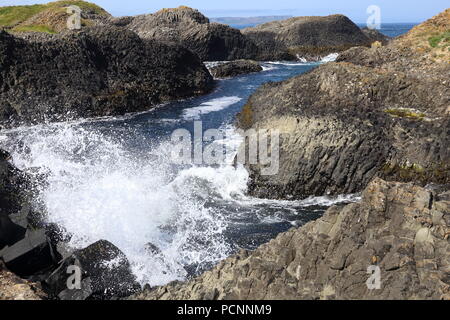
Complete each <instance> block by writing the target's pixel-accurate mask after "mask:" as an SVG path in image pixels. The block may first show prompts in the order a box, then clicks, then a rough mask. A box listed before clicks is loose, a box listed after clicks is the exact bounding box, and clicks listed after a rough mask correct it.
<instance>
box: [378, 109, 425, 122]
mask: <svg viewBox="0 0 450 320" xmlns="http://www.w3.org/2000/svg"><path fill="white" fill-rule="evenodd" d="M384 112H386V113H388V114H390V115H391V116H394V117H398V118H408V119H415V120H423V119H424V118H425V117H426V114H425V113H422V112H419V111H415V110H413V109H405V108H396V109H395V108H393V109H386V110H384Z"/></svg>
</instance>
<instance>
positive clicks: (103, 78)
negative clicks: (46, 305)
mask: <svg viewBox="0 0 450 320" xmlns="http://www.w3.org/2000/svg"><path fill="white" fill-rule="evenodd" d="M63 2H64V3H65V4H66V2H67V1H63ZM63 2H60V4H62V3H63ZM76 2H80V1H76ZM57 7H58V6H57ZM58 8H59V7H58ZM50 9H51V10H50ZM49 10H50V11H49ZM52 10H54V7H52V6H51V7H45V10H44V11H42V12H40V13H39V15H38V16H37V17H30V18H29V19H27V20H25V21H20V22H17V23H15V24H14V25H10V26H8V27H7V28H3V29H5V30H6V31H0V67H1V68H0V111H1V112H0V128H5V127H14V126H18V125H33V124H37V123H45V122H48V121H65V120H72V119H82V118H89V117H100V116H115V115H123V114H126V113H129V112H136V111H145V110H149V109H151V108H152V107H154V106H156V105H157V104H161V103H164V102H167V101H171V100H175V99H183V98H188V97H192V96H196V95H201V94H206V93H208V92H210V91H211V90H212V89H213V88H214V79H213V76H212V75H211V73H212V74H213V75H214V76H215V77H216V78H222V77H234V76H237V75H240V74H246V73H249V72H258V71H260V68H261V66H259V65H258V64H257V63H256V62H253V61H234V62H229V63H226V64H224V65H221V66H218V67H216V69H214V68H213V70H211V73H210V72H209V71H208V69H207V68H206V67H205V65H204V63H203V62H204V61H207V60H237V59H255V60H296V59H299V58H307V59H313V60H314V59H318V57H320V56H323V55H326V54H329V53H332V52H337V51H339V52H341V54H340V56H339V57H338V59H337V61H336V62H334V63H327V64H325V65H321V66H319V67H317V68H315V69H313V70H311V71H309V72H307V73H305V74H302V75H300V76H297V77H294V78H292V79H289V80H286V81H283V82H278V83H267V84H265V85H263V86H262V87H260V88H259V89H258V90H257V91H256V92H255V93H254V94H253V95H252V96H251V97H250V98H249V100H248V102H247V104H246V105H245V107H244V108H243V110H242V111H241V112H240V114H239V115H238V116H237V121H236V125H237V126H238V128H240V129H256V130H258V129H278V130H279V131H280V132H281V138H280V169H279V172H278V174H276V175H273V176H264V175H262V174H261V170H262V167H261V166H259V165H254V164H248V163H244V165H245V167H246V168H247V170H248V171H249V174H250V184H249V186H248V189H249V195H251V196H255V197H261V198H267V199H289V200H292V199H304V198H306V197H309V196H322V195H338V194H344V193H362V200H361V201H360V202H358V203H351V204H347V205H338V206H333V207H331V208H329V209H328V210H327V212H326V213H325V215H324V216H323V217H322V218H320V219H318V220H317V221H313V222H310V223H308V224H307V225H305V226H303V227H301V228H293V229H291V230H290V231H288V232H286V233H282V234H280V235H279V236H278V237H277V238H276V239H274V240H272V241H270V242H269V243H267V244H265V245H262V246H261V247H259V248H258V249H257V250H255V251H245V250H241V251H240V252H239V253H237V254H236V255H234V256H232V257H230V258H228V259H226V260H224V261H222V262H220V263H219V264H218V265H217V266H216V267H214V268H213V269H211V270H210V271H207V272H205V273H204V274H202V275H200V276H198V277H196V278H194V279H191V280H189V281H187V282H174V283H170V284H168V285H165V286H162V287H156V288H149V287H146V288H144V289H142V288H141V286H140V285H139V284H138V283H137V281H136V277H135V276H134V275H133V273H132V271H131V266H130V263H129V261H128V260H127V258H126V256H125V254H124V253H123V252H121V251H120V249H118V248H117V247H116V246H114V245H113V244H112V243H110V242H108V241H105V240H101V241H98V242H96V243H94V244H92V245H90V246H89V247H87V248H83V249H79V250H75V249H73V248H71V247H70V246H69V241H70V237H71V235H70V234H67V233H66V232H65V231H64V230H61V228H60V227H59V226H57V225H54V224H51V223H48V222H47V221H46V219H45V210H43V209H42V208H40V207H39V206H38V205H36V203H35V202H34V201H33V200H34V199H36V198H37V193H38V192H39V189H40V188H41V187H42V186H43V185H45V183H46V181H45V177H32V176H31V175H29V174H28V173H27V172H26V171H21V170H19V169H17V168H16V167H14V165H13V164H12V159H11V156H10V155H9V153H8V152H7V151H4V150H0V197H1V201H0V300H2V299H5V300H21V299H26V300H28V299H29V300H40V299H60V300H88V299H91V300H105V299H132V300H178V299H185V300H197V299H199V300H228V299H239V300H241V299H242V300H256V299H261V300H268V299H274V300H280V299H292V300H318V299H322V300H345V299H355V300H367V299H379V300H386V299H388V300H393V299H401V300H406V299H411V300H416V299H428V300H450V277H449V274H450V255H449V252H450V134H449V133H450V131H449V128H450V90H449V87H450V82H449V79H448V74H450V64H449V62H450V51H449V50H448V45H446V44H445V43H444V44H441V43H439V42H438V43H437V44H435V42H433V41H430V39H432V37H435V34H436V33H442V32H447V31H446V30H449V29H450V9H448V10H446V11H445V12H443V13H441V14H439V15H438V16H436V17H434V18H432V19H430V20H429V21H427V22H425V23H424V24H422V25H420V26H418V27H416V28H414V29H413V30H411V31H410V32H409V33H408V34H406V35H404V36H402V37H400V38H398V39H394V40H390V39H386V38H385V37H383V36H381V35H380V34H377V33H376V32H372V31H368V30H361V29H359V28H358V27H357V26H356V25H355V24H354V23H353V22H351V21H350V20H349V19H348V18H346V17H345V16H342V15H333V16H328V17H300V18H291V19H288V20H284V21H276V22H271V23H267V24H263V25H261V26H258V27H255V28H249V29H246V30H244V31H243V32H240V31H239V30H237V29H233V28H231V27H228V26H225V25H220V24H216V23H211V22H210V21H209V19H208V18H206V17H205V16H203V15H202V14H201V13H200V12H198V11H197V10H193V9H191V8H187V7H180V8H177V9H165V10H161V11H159V12H157V13H155V14H152V15H144V16H137V17H123V18H112V17H111V16H110V15H109V14H107V13H105V12H103V11H98V8H92V7H90V9H89V10H94V11H92V12H90V11H89V12H88V13H87V15H85V16H84V19H85V23H86V25H85V26H84V28H83V29H82V30H81V31H76V32H72V31H70V32H69V31H62V29H61V30H59V29H58V26H59V25H60V21H61V19H63V18H64V19H65V16H64V14H60V15H59V13H61V11H58V10H59V9H58V10H57V13H58V12H59V13H58V15H57V17H58V19H56V20H55V19H53V18H52V17H53V15H54V11H52ZM33 19H35V20H33ZM33 21H49V22H48V23H51V27H52V29H51V30H53V31H55V32H54V33H52V34H48V33H35V32H34V31H35V30H32V31H33V33H29V31H30V28H31V29H33V28H34V22H33ZM49 25H50V24H49ZM24 32H25V33H24ZM311 33H316V34H318V35H319V37H318V38H317V37H311ZM374 41H377V42H378V44H377V45H374V46H371V44H372V43H373V42H374ZM245 146H246V145H245V143H244V145H243V147H245ZM112 261H113V262H114V263H111V262H112ZM69 267H75V269H74V270H72V271H73V272H77V268H79V270H82V273H81V283H80V287H79V288H76V289H75V290H71V289H69V288H68V287H67V284H68V281H70V279H71V274H70V273H67V270H68V268H69ZM370 268H376V269H377V270H379V271H380V276H381V284H380V286H379V287H378V288H375V289H373V288H370V287H369V286H368V280H369V279H370V277H371V272H370V270H373V269H370Z"/></svg>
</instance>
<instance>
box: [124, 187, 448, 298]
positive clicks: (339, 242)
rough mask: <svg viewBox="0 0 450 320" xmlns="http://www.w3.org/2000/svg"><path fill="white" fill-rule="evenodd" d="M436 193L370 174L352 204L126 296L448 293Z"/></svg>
mask: <svg viewBox="0 0 450 320" xmlns="http://www.w3.org/2000/svg"><path fill="white" fill-rule="evenodd" d="M438 198H439V197H438V195H437V194H435V193H433V192H432V191H430V190H427V189H425V188H422V187H420V186H417V185H414V184H413V183H409V184H404V183H397V182H386V181H383V180H381V179H375V180H374V181H373V182H372V183H371V184H370V185H369V186H368V187H367V188H366V190H365V191H364V193H363V198H362V201H361V202H360V203H354V204H349V205H346V206H335V207H332V208H330V209H329V210H328V211H327V212H326V213H325V215H324V217H323V218H320V219H319V220H317V221H314V222H310V223H309V224H307V225H305V226H304V227H302V228H300V229H292V230H290V231H288V232H287V233H284V234H282V235H280V236H278V237H277V238H276V239H274V240H272V241H271V242H269V243H268V244H266V245H263V246H261V247H260V248H258V249H257V250H256V251H254V252H248V251H242V252H240V253H239V254H237V255H236V256H233V257H231V258H229V259H227V260H225V261H223V262H222V263H220V264H219V265H218V266H217V267H215V268H214V269H213V270H211V271H208V272H206V273H205V274H203V275H202V276H200V277H198V278H196V279H193V280H192V281H189V282H187V283H176V282H175V283H172V284H169V285H167V286H163V287H159V288H155V289H151V290H146V291H144V292H142V293H140V294H138V295H135V296H134V297H133V299H138V300H140V299H143V300H154V299H162V300H166V299H194V300H195V299H200V300H215V299H220V300H227V299H243V300H259V299H275V300H280V299H281V300H283V299H307V300H309V299H355V300H360V299H362V300H364V299H402V300H403V299H436V300H440V299H450V295H449V294H450V282H449V278H448V274H449V272H450V256H449V255H448V252H449V250H450V244H449V240H448V239H449V231H450V230H449V226H450V225H449V223H450V215H449V213H450V202H448V201H438V200H435V199H438ZM369 268H371V269H369ZM377 268H379V271H380V280H381V282H380V287H379V289H373V288H374V287H377V285H376V282H373V281H372V279H371V275H372V271H370V270H376V269H377ZM368 284H369V286H368ZM372 285H374V286H372ZM370 288H372V289H370Z"/></svg>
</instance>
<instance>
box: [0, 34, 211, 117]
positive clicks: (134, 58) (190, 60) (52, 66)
mask: <svg viewBox="0 0 450 320" xmlns="http://www.w3.org/2000/svg"><path fill="white" fill-rule="evenodd" d="M54 37H56V38H54V39H52V40H51V41H35V42H28V41H24V40H22V39H18V38H15V37H14V36H12V35H10V34H8V33H6V32H0V121H1V122H2V123H3V124H5V123H7V122H9V123H10V124H11V123H12V124H13V125H14V124H17V123H28V124H29V123H39V122H44V121H57V120H58V121H59V120H68V119H76V118H87V117H95V116H108V115H121V114H125V113H128V112H135V111H144V110H148V109H151V108H152V106H154V105H155V104H159V103H161V102H165V101H168V100H173V99H180V98H187V97H191V96H194V95H199V94H204V93H206V92H208V91H209V90H210V89H212V87H213V80H212V77H211V75H210V74H209V72H208V70H207V69H206V67H205V66H204V65H203V64H202V62H201V61H200V60H199V59H198V57H197V56H196V55H195V54H193V53H192V52H190V51H189V50H187V49H184V48H182V47H180V45H177V44H166V43H161V42H159V41H156V40H143V39H141V38H140V37H138V36H137V35H136V34H135V33H133V32H131V31H128V30H124V29H121V28H117V27H93V28H86V29H83V31H81V32H77V33H70V32H68V33H63V34H61V35H58V36H54Z"/></svg>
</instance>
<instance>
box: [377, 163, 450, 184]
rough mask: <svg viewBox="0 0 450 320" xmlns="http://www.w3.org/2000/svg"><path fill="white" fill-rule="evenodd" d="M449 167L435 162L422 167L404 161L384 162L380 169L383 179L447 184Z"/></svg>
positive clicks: (449, 177)
mask: <svg viewBox="0 0 450 320" xmlns="http://www.w3.org/2000/svg"><path fill="white" fill-rule="evenodd" d="M449 169H450V167H449V165H448V164H445V163H435V164H433V165H431V166H430V167H429V168H424V167H422V166H421V165H420V164H417V163H410V162H408V161H406V162H405V163H403V164H399V163H389V162H388V163H385V165H384V166H383V167H382V169H381V175H382V177H383V178H384V179H395V180H397V181H402V182H409V181H418V182H420V183H422V184H427V183H430V182H434V183H439V184H447V183H449V182H450V170H449Z"/></svg>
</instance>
